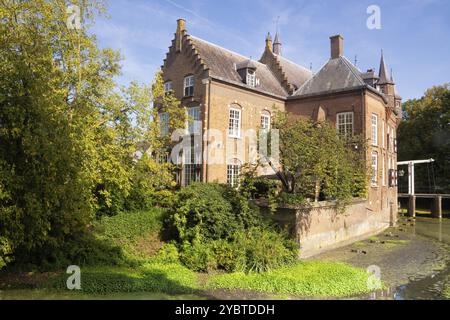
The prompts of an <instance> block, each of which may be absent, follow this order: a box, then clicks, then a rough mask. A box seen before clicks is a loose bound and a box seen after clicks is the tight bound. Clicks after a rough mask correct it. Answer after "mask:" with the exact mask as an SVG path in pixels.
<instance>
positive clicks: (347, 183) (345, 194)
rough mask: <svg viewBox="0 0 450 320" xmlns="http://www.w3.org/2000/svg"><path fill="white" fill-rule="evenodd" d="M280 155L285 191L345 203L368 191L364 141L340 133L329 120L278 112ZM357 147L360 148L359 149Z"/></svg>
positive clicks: (304, 196)
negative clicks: (311, 119)
mask: <svg viewBox="0 0 450 320" xmlns="http://www.w3.org/2000/svg"><path fill="white" fill-rule="evenodd" d="M274 128H276V129H278V130H280V158H281V165H282V174H283V176H284V179H283V180H284V181H285V182H284V189H285V192H288V193H293V194H296V195H299V196H301V197H303V198H309V199H313V200H315V201H318V200H319V199H320V198H323V199H336V200H338V201H341V202H343V203H345V202H348V201H349V200H350V199H352V197H358V196H364V195H365V193H366V183H367V168H366V163H365V160H364V150H365V148H364V143H363V142H362V141H361V139H360V138H359V137H356V136H355V137H341V136H339V135H338V134H337V132H336V129H335V128H334V127H333V126H331V125H330V124H329V123H326V122H320V123H316V122H313V121H307V120H303V119H301V118H296V117H294V116H288V115H286V114H282V113H279V114H278V116H277V119H276V121H275V124H274ZM356 147H358V149H356Z"/></svg>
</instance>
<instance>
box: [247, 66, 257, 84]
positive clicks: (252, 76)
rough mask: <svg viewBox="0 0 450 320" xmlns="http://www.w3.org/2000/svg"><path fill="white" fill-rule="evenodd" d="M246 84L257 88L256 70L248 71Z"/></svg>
mask: <svg viewBox="0 0 450 320" xmlns="http://www.w3.org/2000/svg"><path fill="white" fill-rule="evenodd" d="M246 84H247V85H249V86H250V87H255V86H256V72H255V71H254V70H247V79H246Z"/></svg>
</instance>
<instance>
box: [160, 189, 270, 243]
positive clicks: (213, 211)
mask: <svg viewBox="0 0 450 320" xmlns="http://www.w3.org/2000/svg"><path fill="white" fill-rule="evenodd" d="M262 224H263V220H262V217H261V216H260V214H259V210H258V208H256V207H253V206H250V205H249V204H248V201H247V199H245V198H244V197H242V196H240V195H239V193H238V192H237V191H236V190H234V189H232V188H229V187H227V186H223V185H219V184H206V183H195V184H192V185H190V186H188V187H186V188H183V189H181V190H180V191H179V192H178V193H177V195H176V197H175V204H174V207H173V209H172V211H171V212H170V214H169V221H168V227H169V228H171V229H172V230H173V231H174V232H175V233H176V235H175V236H176V238H177V240H178V241H179V243H183V242H185V241H187V242H189V243H193V242H194V241H200V242H203V241H204V240H206V241H210V240H218V239H231V238H233V235H234V233H235V232H236V231H238V230H244V229H247V228H249V227H252V226H258V225H262Z"/></svg>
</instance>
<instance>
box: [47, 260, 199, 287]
mask: <svg viewBox="0 0 450 320" xmlns="http://www.w3.org/2000/svg"><path fill="white" fill-rule="evenodd" d="M66 280H67V275H65V274H64V275H61V276H59V277H57V278H56V279H54V280H53V281H51V282H49V287H50V288H53V289H57V290H67V289H66ZM197 289H198V284H197V274H196V273H195V272H193V271H190V270H189V269H187V268H185V267H183V266H181V265H179V264H173V263H171V264H162V263H147V264H144V265H143V266H141V267H139V268H119V267H87V268H82V269H81V291H80V292H81V293H89V294H111V293H131V292H158V293H167V294H185V293H194V292H195V291H196V290H197Z"/></svg>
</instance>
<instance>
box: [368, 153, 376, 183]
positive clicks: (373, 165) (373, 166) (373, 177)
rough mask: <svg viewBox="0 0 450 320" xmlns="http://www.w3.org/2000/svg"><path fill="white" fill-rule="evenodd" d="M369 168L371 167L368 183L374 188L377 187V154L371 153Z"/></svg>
mask: <svg viewBox="0 0 450 320" xmlns="http://www.w3.org/2000/svg"><path fill="white" fill-rule="evenodd" d="M370 167H371V177H370V182H371V184H372V186H373V187H376V186H377V185H378V153H377V152H372V156H371V163H370Z"/></svg>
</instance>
